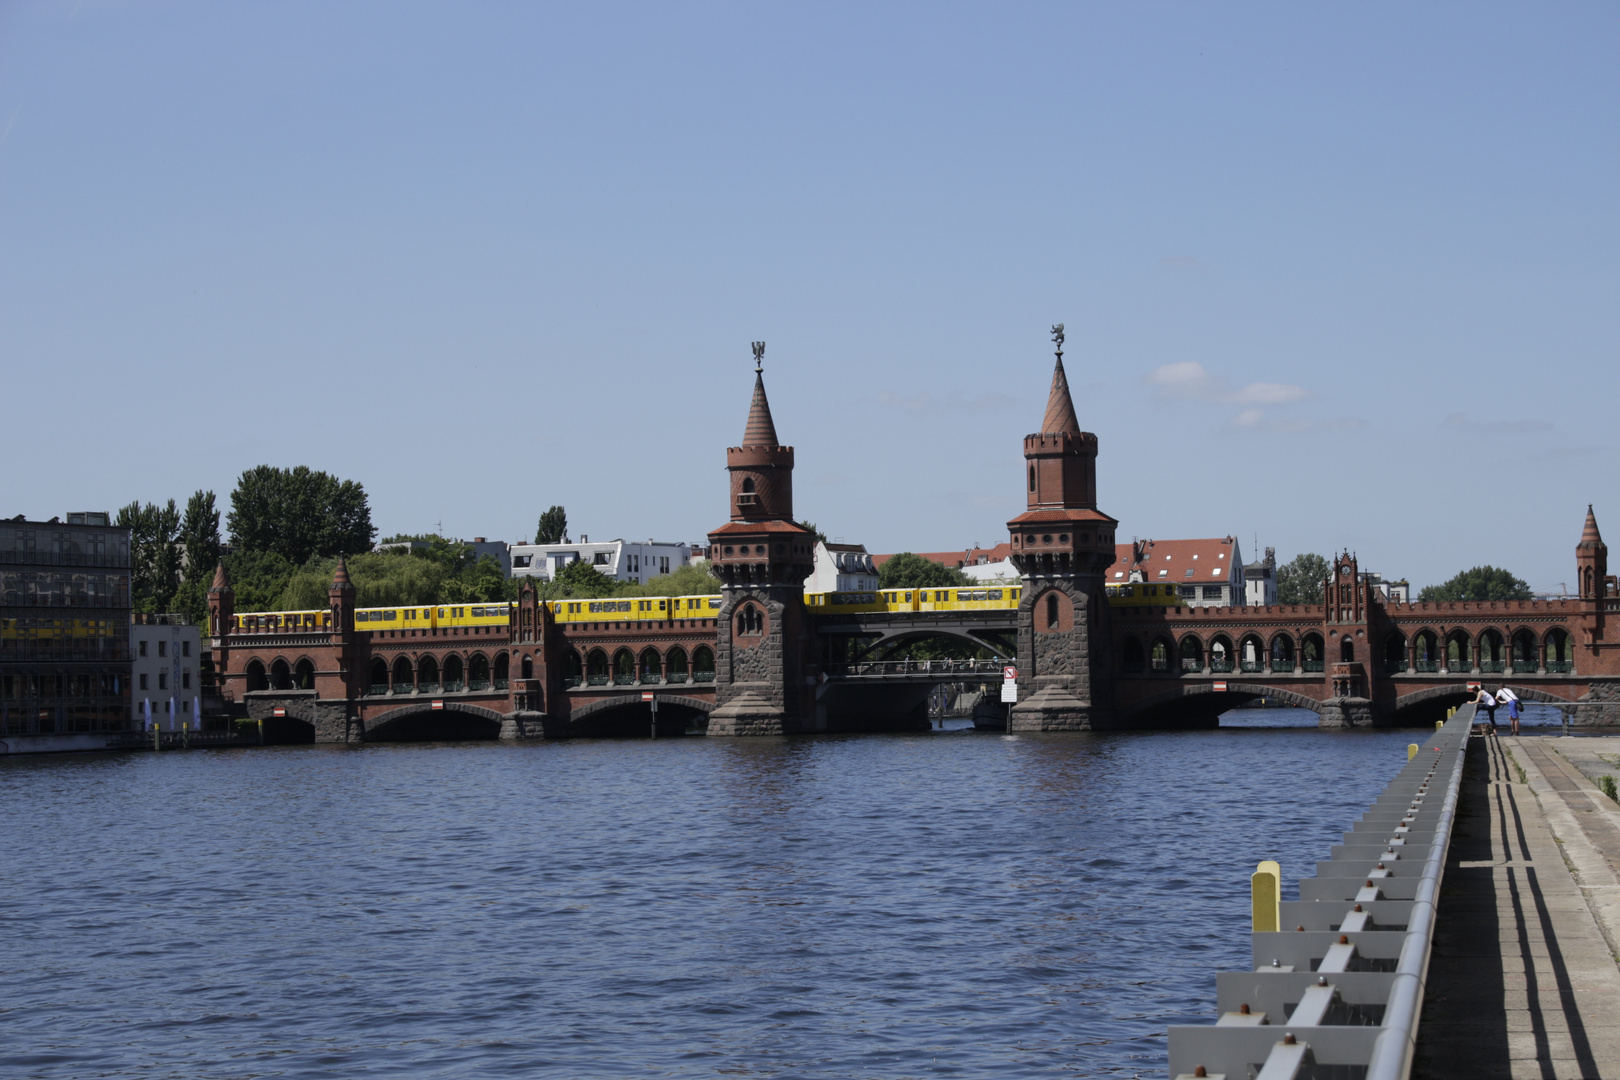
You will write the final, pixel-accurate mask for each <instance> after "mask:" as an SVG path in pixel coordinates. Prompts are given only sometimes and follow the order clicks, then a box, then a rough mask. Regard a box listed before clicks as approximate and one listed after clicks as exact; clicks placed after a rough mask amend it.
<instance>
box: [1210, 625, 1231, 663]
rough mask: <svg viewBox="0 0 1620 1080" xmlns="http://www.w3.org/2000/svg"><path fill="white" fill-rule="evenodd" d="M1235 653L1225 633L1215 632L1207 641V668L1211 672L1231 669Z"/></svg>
mask: <svg viewBox="0 0 1620 1080" xmlns="http://www.w3.org/2000/svg"><path fill="white" fill-rule="evenodd" d="M1235 659H1236V655H1235V654H1234V653H1233V652H1232V641H1231V639H1230V638H1228V637H1227V636H1226V635H1225V634H1216V635H1215V637H1214V638H1213V639H1212V640H1211V641H1210V643H1209V670H1211V671H1213V672H1222V671H1231V670H1232V667H1233V664H1234V662H1235Z"/></svg>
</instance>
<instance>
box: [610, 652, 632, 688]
mask: <svg viewBox="0 0 1620 1080" xmlns="http://www.w3.org/2000/svg"><path fill="white" fill-rule="evenodd" d="M635 681H636V658H635V656H633V655H632V654H631V652H630V650H629V649H620V650H619V651H618V652H616V653H614V654H613V682H614V684H615V685H617V686H629V685H630V684H631V683H633V682H635Z"/></svg>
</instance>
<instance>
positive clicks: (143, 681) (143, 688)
mask: <svg viewBox="0 0 1620 1080" xmlns="http://www.w3.org/2000/svg"><path fill="white" fill-rule="evenodd" d="M141 644H142V645H145V644H146V642H144V641H143V642H141ZM141 689H142V690H145V689H146V676H145V675H142V676H141Z"/></svg>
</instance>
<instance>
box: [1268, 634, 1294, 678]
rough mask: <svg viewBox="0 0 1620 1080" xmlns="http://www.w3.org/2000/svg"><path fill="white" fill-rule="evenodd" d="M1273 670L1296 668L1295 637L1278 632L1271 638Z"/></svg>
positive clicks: (1291, 669)
mask: <svg viewBox="0 0 1620 1080" xmlns="http://www.w3.org/2000/svg"><path fill="white" fill-rule="evenodd" d="M1271 670H1272V671H1290V672H1291V671H1293V670H1294V639H1293V638H1291V637H1289V636H1288V635H1287V634H1278V635H1277V636H1276V637H1274V638H1272V639H1271Z"/></svg>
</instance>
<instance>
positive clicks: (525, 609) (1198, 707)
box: [209, 328, 1620, 742]
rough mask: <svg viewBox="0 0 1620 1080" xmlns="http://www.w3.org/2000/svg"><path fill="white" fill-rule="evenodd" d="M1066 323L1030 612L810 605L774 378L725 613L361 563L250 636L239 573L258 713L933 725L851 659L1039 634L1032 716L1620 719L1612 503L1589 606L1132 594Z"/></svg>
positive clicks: (1125, 725)
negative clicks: (387, 594)
mask: <svg viewBox="0 0 1620 1080" xmlns="http://www.w3.org/2000/svg"><path fill="white" fill-rule="evenodd" d="M1056 330H1057V333H1056V334H1055V339H1056V341H1057V343H1058V351H1057V362H1056V366H1055V368H1054V371H1053V375H1052V385H1051V390H1050V393H1049V395H1048V400H1047V406H1046V412H1045V414H1044V416H1043V418H1042V422H1041V428H1040V430H1039V431H1037V432H1035V433H1033V434H1030V435H1028V436H1026V437H1025V439H1024V446H1023V449H1024V458H1025V469H1024V480H1025V486H1026V491H1025V495H1026V501H1027V502H1026V509H1025V511H1024V512H1023V513H1021V514H1019V515H1018V516H1016V517H1014V518H1013V519H1012V520H1011V521H1009V522H1008V530H1009V533H1010V538H1011V544H1012V550H1013V560H1014V563H1015V564H1016V566H1017V567H1018V569H1019V571H1020V573H1021V574H1022V576H1023V585H1024V588H1023V592H1022V598H1021V600H1020V602H1019V606H1018V608H1017V610H1016V611H991V612H984V613H982V614H980V615H974V614H964V613H960V612H941V613H931V612H916V613H910V614H907V615H901V616H895V615H882V614H878V615H873V616H869V617H866V616H863V617H856V618H852V617H850V616H847V615H818V614H815V613H813V612H812V611H811V610H810V609H808V608H807V607H806V605H805V603H804V599H803V582H804V579H805V578H806V577H807V576H808V575H809V573H810V570H811V561H812V555H813V550H814V542H815V541H814V537H813V535H812V534H811V533H810V532H809V531H808V530H806V529H804V528H803V527H802V526H800V525H798V524H797V523H796V522H795V521H794V519H793V466H794V451H793V448H792V447H791V446H784V445H782V444H781V443H780V441H779V440H778V438H777V434H776V428H775V423H774V421H773V419H772V416H771V411H770V405H769V402H768V400H767V398H766V394H765V384H764V376H763V373H762V372H761V371H760V370H759V369H758V368H756V373H755V381H754V393H753V399H752V401H751V403H750V406H749V412H748V418H747V422H746V425H745V429H744V435H743V439H742V442H741V445H739V446H734V447H731V448H730V449H728V450H727V451H726V456H727V461H726V466H727V471H728V474H729V494H728V507H729V520H727V521H726V522H725V523H724V524H723V525H721V526H719V527H718V528H717V529H715V530H714V531H713V532H712V533H710V535H709V542H710V551H711V560H712V567H713V569H714V572H715V574H716V575H717V576H718V577H719V578H720V580H721V581H722V583H723V588H722V590H721V596H722V600H721V606H720V608H719V609H718V610H710V611H709V612H707V614H708V616H709V617H705V618H692V619H648V618H635V617H634V613H631V612H627V613H626V617H625V619H624V620H623V621H622V622H601V623H592V624H562V623H558V622H556V621H555V620H554V619H553V618H552V612H551V609H550V608H549V607H548V606H547V605H546V604H545V603H543V602H541V601H540V600H539V599H538V598H537V596H536V594H535V590H534V588H533V587H532V585H530V584H529V583H525V584H524V586H523V587H522V589H521V591H520V594H519V599H518V601H517V603H516V605H515V606H514V607H513V610H512V615H511V619H510V622H509V624H508V625H505V626H499V625H497V626H484V627H443V628H424V629H414V630H413V629H399V630H369V629H357V628H356V625H355V620H354V608H355V602H354V586H353V584H352V583H351V582H350V580H349V576H348V573H347V570H346V569H345V568H343V567H342V566H341V565H340V567H339V569H338V571H337V573H336V575H335V577H334V580H333V583H332V586H331V589H330V590H329V593H328V608H329V610H328V611H327V613H325V615H323V616H322V617H321V618H320V619H319V625H314V624H313V622H312V623H311V624H309V625H305V626H301V627H288V626H284V625H283V626H270V625H267V624H265V623H263V622H261V621H258V620H255V619H253V618H252V617H250V616H248V617H244V618H243V619H242V620H241V621H240V625H239V626H233V619H232V616H233V614H234V596H233V593H232V590H231V586H230V583H229V581H228V580H227V578H226V576H225V572H224V569H223V567H221V569H220V570H219V571H218V572H217V573H216V575H215V580H214V586H213V588H212V589H211V590H210V591H209V611H210V615H209V621H210V640H211V649H212V654H213V666H214V673H215V678H216V680H217V682H218V685H219V687H220V689H221V691H222V693H223V694H224V696H225V698H226V699H227V701H228V702H229V703H230V704H231V707H232V708H233V710H234V711H236V712H237V713H238V714H240V713H242V712H246V713H247V714H248V715H249V716H252V717H255V718H259V719H263V720H265V721H266V722H267V723H268V724H269V725H270V727H271V729H272V730H278V729H279V734H280V735H282V736H283V737H286V738H289V739H313V740H315V741H321V742H363V741H373V740H386V739H404V738H429V737H432V738H447V737H475V738H495V737H500V738H533V737H547V738H559V737H567V736H572V735H637V736H641V737H646V736H647V735H648V734H649V733H651V732H652V729H653V718H654V716H655V715H656V718H657V727H658V733H659V734H676V733H679V732H682V731H685V730H687V729H688V726H689V724H690V722H691V721H692V720H694V719H695V718H699V717H703V716H707V718H708V724H707V730H708V733H709V734H710V735H712V736H741V735H783V734H797V733H811V732H833V731H870V730H881V729H889V730H922V729H926V728H927V726H928V724H927V720H926V717H925V713H924V712H923V709H922V705H923V702H924V699H925V697H926V695H927V692H928V690H929V681H930V678H931V677H932V676H931V675H929V674H927V673H925V674H924V676H923V677H919V676H918V674H917V673H916V672H904V673H896V674H895V676H894V677H893V678H872V677H869V676H867V677H860V678H855V677H852V676H851V674H850V672H849V669H848V667H847V663H846V662H847V660H848V659H849V658H850V655H851V649H852V647H853V645H854V644H855V643H858V642H862V641H871V640H873V639H876V638H881V639H883V640H885V641H886V642H888V643H889V644H891V645H892V644H894V643H897V642H903V641H905V640H907V639H908V638H919V637H939V636H951V637H956V638H959V639H962V640H966V641H969V642H971V643H973V644H977V645H982V644H985V643H986V642H997V643H1003V644H1004V645H1005V646H1006V647H1008V649H1009V650H1010V649H1011V648H1016V653H1017V657H1018V663H1017V667H1018V690H1019V694H1018V696H1019V701H1018V703H1017V704H1016V705H1014V706H1013V707H1012V708H1011V710H1010V712H1009V714H1008V717H1007V724H1008V728H1009V730H1012V731H1029V732H1042V731H1045V732H1053V731H1086V730H1109V729H1129V728H1162V727H1195V726H1212V725H1213V724H1214V723H1215V719H1216V717H1217V716H1218V715H1219V714H1220V713H1221V712H1222V711H1224V710H1226V709H1229V708H1232V707H1234V706H1236V705H1239V704H1242V703H1244V702H1246V701H1252V700H1254V699H1256V698H1267V699H1270V700H1273V701H1281V702H1287V703H1291V704H1296V705H1300V706H1303V707H1306V708H1309V709H1312V710H1315V711H1316V712H1317V713H1318V714H1319V715H1320V716H1321V722H1322V724H1323V725H1324V726H1357V725H1367V724H1403V723H1428V722H1430V721H1431V720H1432V719H1433V718H1434V717H1435V716H1436V715H1439V714H1443V712H1444V710H1445V709H1446V708H1448V707H1449V706H1451V705H1455V704H1458V703H1460V702H1462V701H1464V700H1466V699H1467V698H1468V697H1469V696H1470V690H1469V685H1470V683H1476V684H1477V683H1480V682H1484V683H1486V684H1488V685H1490V686H1492V687H1493V688H1494V687H1495V686H1497V685H1501V684H1503V683H1506V684H1508V685H1511V686H1513V687H1514V688H1515V690H1516V691H1517V692H1518V694H1519V696H1520V697H1521V698H1523V699H1525V700H1530V701H1545V702H1552V703H1558V704H1568V703H1576V702H1578V703H1581V704H1583V705H1588V706H1594V707H1592V708H1584V709H1582V710H1580V711H1579V713H1578V715H1577V721H1578V722H1586V723H1596V722H1604V723H1614V722H1620V632H1617V633H1616V634H1614V635H1611V634H1610V633H1609V627H1608V616H1609V614H1611V613H1616V614H1617V615H1620V588H1617V585H1616V579H1615V578H1614V577H1613V576H1611V575H1609V573H1608V549H1607V547H1606V545H1605V544H1604V543H1603V539H1602V536H1601V535H1600V534H1599V531H1598V526H1597V521H1596V518H1595V516H1594V515H1593V513H1592V510H1591V508H1590V507H1588V509H1587V515H1586V523H1585V527H1584V529H1583V531H1582V533H1581V537H1580V540H1579V542H1578V544H1577V546H1576V552H1575V558H1576V576H1577V579H1578V581H1579V583H1580V585H1579V591H1578V595H1577V596H1575V597H1571V598H1568V599H1562V600H1554V601H1522V602H1521V601H1512V602H1477V603H1475V602H1460V603H1446V604H1395V603H1386V602H1385V601H1384V599H1383V597H1382V595H1381V593H1380V592H1379V591H1378V590H1377V589H1376V588H1375V587H1373V586H1372V585H1370V584H1368V583H1367V581H1366V580H1364V579H1363V577H1362V576H1361V574H1360V571H1359V569H1358V567H1357V563H1356V559H1355V557H1354V556H1353V555H1351V554H1350V553H1348V552H1345V553H1343V554H1341V555H1340V556H1338V557H1337V558H1335V560H1334V563H1333V568H1332V574H1331V576H1330V578H1329V579H1328V580H1327V581H1324V582H1323V592H1322V603H1320V604H1311V605H1297V606H1274V607H1228V608H1148V607H1111V606H1110V605H1109V603H1108V601H1107V597H1106V593H1105V587H1104V573H1105V571H1106V570H1107V569H1108V567H1109V565H1110V564H1111V563H1112V562H1113V558H1114V536H1115V530H1116V526H1117V524H1118V523H1117V522H1116V521H1115V520H1114V519H1113V518H1112V517H1109V516H1108V515H1107V514H1105V513H1103V512H1102V511H1100V510H1099V509H1098V507H1097V484H1096V460H1097V452H1098V439H1097V436H1096V435H1095V434H1093V433H1091V432H1087V431H1084V430H1082V429H1081V427H1080V424H1079V420H1078V417H1077V414H1076V412H1075V408H1074V403H1073V400H1072V398H1071V395H1070V392H1069V387H1068V381H1067V377H1066V375H1065V372H1064V369H1063V353H1062V334H1061V328H1056ZM760 351H761V350H760V349H759V348H756V355H757V354H758V353H759V352H760ZM626 607H629V605H626ZM952 677H953V676H952V675H951V674H949V673H948V672H947V673H941V674H940V675H939V676H938V679H939V680H948V679H951V678H952ZM955 678H960V676H959V675H958V676H955ZM648 695H652V696H654V697H656V699H657V706H658V708H657V711H656V714H654V712H653V710H652V706H651V705H650V704H649V703H648V702H647V701H646V700H644V699H645V698H646V697H647V696H648Z"/></svg>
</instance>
